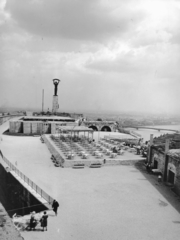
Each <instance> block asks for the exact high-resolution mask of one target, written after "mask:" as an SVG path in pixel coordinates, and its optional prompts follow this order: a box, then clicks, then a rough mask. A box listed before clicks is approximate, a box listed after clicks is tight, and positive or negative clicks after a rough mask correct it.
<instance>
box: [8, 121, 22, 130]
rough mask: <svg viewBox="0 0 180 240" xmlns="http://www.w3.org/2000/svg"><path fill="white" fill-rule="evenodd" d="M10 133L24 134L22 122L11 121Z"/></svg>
mask: <svg viewBox="0 0 180 240" xmlns="http://www.w3.org/2000/svg"><path fill="white" fill-rule="evenodd" d="M9 132H10V133H22V132H23V122H22V121H10V122H9Z"/></svg>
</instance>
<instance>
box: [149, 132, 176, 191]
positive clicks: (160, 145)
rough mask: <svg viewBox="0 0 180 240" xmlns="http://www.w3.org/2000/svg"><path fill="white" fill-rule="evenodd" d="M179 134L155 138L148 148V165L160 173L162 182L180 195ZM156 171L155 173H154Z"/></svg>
mask: <svg viewBox="0 0 180 240" xmlns="http://www.w3.org/2000/svg"><path fill="white" fill-rule="evenodd" d="M179 143H180V134H166V135H164V136H161V137H159V138H155V139H154V141H153V144H152V145H151V146H150V154H149V160H148V161H149V163H150V164H151V167H152V170H153V171H155V172H157V173H160V174H161V175H162V179H163V181H164V182H167V183H168V184H169V185H171V186H172V187H173V189H174V191H175V192H176V193H177V194H178V195H180V146H179ZM156 170H157V171H156Z"/></svg>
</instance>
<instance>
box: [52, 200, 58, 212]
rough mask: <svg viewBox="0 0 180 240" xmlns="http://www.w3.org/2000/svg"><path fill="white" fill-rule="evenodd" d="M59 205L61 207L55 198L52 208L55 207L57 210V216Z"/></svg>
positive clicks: (54, 209) (55, 210)
mask: <svg viewBox="0 0 180 240" xmlns="http://www.w3.org/2000/svg"><path fill="white" fill-rule="evenodd" d="M58 207H59V203H58V202H57V201H56V200H55V199H54V201H53V204H52V208H53V211H54V212H55V215H56V216H57V210H58Z"/></svg>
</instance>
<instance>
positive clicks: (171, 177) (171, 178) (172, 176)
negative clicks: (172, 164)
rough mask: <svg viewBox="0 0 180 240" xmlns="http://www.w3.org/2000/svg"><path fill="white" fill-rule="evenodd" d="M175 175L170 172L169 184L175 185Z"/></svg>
mask: <svg viewBox="0 0 180 240" xmlns="http://www.w3.org/2000/svg"><path fill="white" fill-rule="evenodd" d="M174 178H175V173H174V172H172V171H171V170H169V174H168V182H169V183H172V184H174Z"/></svg>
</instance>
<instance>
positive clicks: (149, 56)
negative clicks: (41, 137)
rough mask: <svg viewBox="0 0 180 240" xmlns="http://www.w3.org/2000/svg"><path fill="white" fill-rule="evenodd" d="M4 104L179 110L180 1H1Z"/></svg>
mask: <svg viewBox="0 0 180 240" xmlns="http://www.w3.org/2000/svg"><path fill="white" fill-rule="evenodd" d="M0 58H1V62H0V63H1V64H0V107H22V108H29V107H31V108H39V109H41V106H42V89H44V93H45V110H46V109H48V108H49V109H50V110H51V109H52V98H53V91H54V87H53V83H52V79H53V78H59V79H60V80H61V82H60V84H59V87H58V96H59V105H60V109H59V110H60V111H74V112H83V111H98V112H103V111H142V112H143V111H144V112H159V111H160V112H166V113H176V112H180V70H179V69H180V1H179V0H51V1H49V0H0Z"/></svg>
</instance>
